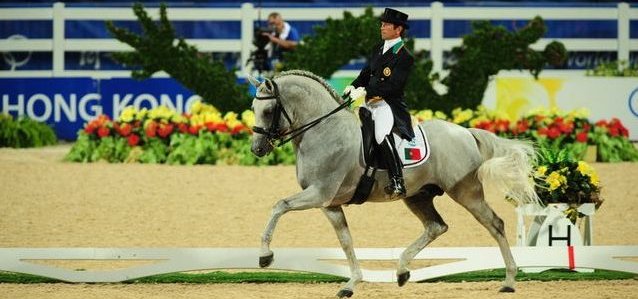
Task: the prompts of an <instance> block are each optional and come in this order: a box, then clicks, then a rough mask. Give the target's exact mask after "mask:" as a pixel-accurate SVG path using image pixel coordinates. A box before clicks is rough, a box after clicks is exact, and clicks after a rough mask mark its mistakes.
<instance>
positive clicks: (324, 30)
mask: <svg viewBox="0 0 638 299" xmlns="http://www.w3.org/2000/svg"><path fill="white" fill-rule="evenodd" d="M314 29H315V35H313V36H306V37H305V38H304V39H303V43H301V44H300V45H299V46H297V49H296V50H295V51H293V52H289V53H286V54H285V55H286V56H285V60H284V61H285V65H284V69H296V68H300V69H306V70H309V71H311V72H313V73H316V74H318V75H320V76H322V77H324V78H329V77H331V76H332V74H334V73H335V72H336V71H337V70H338V69H339V68H341V67H342V66H343V65H345V64H347V63H348V62H349V61H350V60H351V59H356V58H361V57H367V56H369V55H370V49H372V47H373V46H374V45H375V44H376V43H378V42H379V41H380V39H379V18H378V17H377V16H374V14H373V12H372V8H367V9H366V10H365V12H364V14H363V15H361V16H358V17H354V16H353V15H352V14H351V13H350V12H347V11H346V12H344V13H343V19H338V20H333V19H328V20H327V21H326V24H325V25H323V26H316V27H315V28H314ZM545 30H546V28H545V24H544V22H543V20H542V19H541V18H540V17H536V18H534V19H533V20H532V21H531V22H530V23H528V24H527V26H525V27H524V28H522V29H521V30H519V31H516V32H509V31H507V30H506V29H505V28H504V27H502V26H493V25H492V24H490V23H489V22H486V21H483V22H475V23H473V31H472V33H471V34H468V35H466V36H465V37H464V38H463V44H462V45H461V46H459V47H455V48H454V49H452V55H453V58H454V59H456V63H455V64H453V65H451V66H450V72H449V75H448V76H447V77H445V78H444V79H443V80H442V81H441V83H442V84H443V85H446V86H447V90H448V92H447V93H446V94H443V95H439V94H438V93H437V92H436V91H435V90H434V88H433V82H434V81H436V80H438V79H439V74H437V73H434V74H433V73H432V61H431V60H430V59H429V57H428V56H429V55H428V52H426V51H419V52H413V53H414V56H415V64H414V67H413V71H412V74H411V76H410V77H409V79H408V82H407V85H406V90H405V93H406V102H407V104H408V107H410V108H411V109H425V108H428V109H433V110H440V111H443V112H446V113H449V112H451V111H452V110H453V109H454V108H456V107H461V108H471V109H474V108H476V107H477V106H478V105H480V103H481V100H482V99H483V93H484V92H485V89H486V88H487V84H488V81H489V78H490V77H491V76H493V75H495V74H497V73H498V71H499V70H509V69H527V70H529V71H530V72H531V73H532V74H533V75H534V76H535V77H537V76H538V74H539V73H540V72H541V70H542V69H543V66H544V65H546V64H551V65H554V66H559V65H562V64H563V63H564V61H565V59H566V50H565V47H564V46H563V45H562V44H561V43H559V42H552V43H550V44H549V45H547V47H546V48H545V50H544V51H542V52H539V51H535V50H533V49H531V48H529V45H531V44H533V43H535V42H536V41H537V40H538V39H539V38H540V37H541V36H542V35H543V34H544V33H545ZM406 47H408V49H410V50H411V51H413V49H414V42H413V40H411V39H408V40H407V42H406Z"/></svg>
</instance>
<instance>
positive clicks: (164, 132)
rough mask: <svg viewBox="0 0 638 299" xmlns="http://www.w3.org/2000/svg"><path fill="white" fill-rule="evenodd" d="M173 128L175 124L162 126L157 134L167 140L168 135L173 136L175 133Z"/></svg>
mask: <svg viewBox="0 0 638 299" xmlns="http://www.w3.org/2000/svg"><path fill="white" fill-rule="evenodd" d="M173 128H174V126H173V124H161V125H160V127H159V129H158V130H157V133H158V134H159V135H160V137H162V138H166V137H167V136H168V135H171V133H173Z"/></svg>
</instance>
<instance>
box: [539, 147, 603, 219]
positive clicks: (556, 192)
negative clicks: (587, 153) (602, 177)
mask: <svg viewBox="0 0 638 299" xmlns="http://www.w3.org/2000/svg"><path fill="white" fill-rule="evenodd" d="M537 163H538V165H537V166H536V173H535V175H534V181H535V183H536V193H537V194H538V197H539V198H540V199H541V201H542V202H543V203H544V204H550V203H566V204H569V205H570V207H571V208H576V207H578V206H579V205H581V204H583V203H593V204H595V206H596V208H598V207H599V206H600V205H601V204H602V202H603V199H602V198H601V197H600V181H599V178H598V174H597V173H596V171H595V170H594V168H592V167H591V166H590V165H589V164H587V163H586V162H584V161H577V160H576V159H574V158H573V157H572V156H571V155H570V154H569V151H567V150H564V149H563V150H560V151H557V152H556V151H552V150H550V149H546V148H540V149H539V151H538V162H537ZM574 211H576V210H575V209H570V212H569V213H570V215H569V216H570V218H571V219H572V222H575V218H576V216H577V215H578V213H577V212H576V215H574Z"/></svg>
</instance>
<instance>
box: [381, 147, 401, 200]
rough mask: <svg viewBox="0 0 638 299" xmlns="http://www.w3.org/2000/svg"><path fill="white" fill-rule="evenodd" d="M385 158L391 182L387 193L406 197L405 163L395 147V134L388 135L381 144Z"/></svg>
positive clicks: (393, 196) (392, 195) (397, 196)
mask: <svg viewBox="0 0 638 299" xmlns="http://www.w3.org/2000/svg"><path fill="white" fill-rule="evenodd" d="M379 148H380V150H381V153H382V155H383V158H384V159H385V162H386V164H387V165H388V177H389V179H390V184H389V185H388V186H386V187H385V189H384V190H385V193H386V194H388V195H390V197H392V198H405V195H406V190H405V183H404V182H403V164H402V163H401V159H400V158H399V153H397V151H396V150H395V149H394V140H393V136H390V135H388V136H386V137H385V139H384V140H383V142H382V143H381V144H380V145H379Z"/></svg>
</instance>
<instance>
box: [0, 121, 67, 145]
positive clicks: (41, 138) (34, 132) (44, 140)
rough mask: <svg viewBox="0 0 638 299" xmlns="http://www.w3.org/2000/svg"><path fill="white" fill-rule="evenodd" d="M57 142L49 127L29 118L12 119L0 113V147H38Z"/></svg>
mask: <svg viewBox="0 0 638 299" xmlns="http://www.w3.org/2000/svg"><path fill="white" fill-rule="evenodd" d="M56 143H58V138H57V137H56V136H55V132H54V131H53V129H51V127H49V126H48V125H47V124H45V123H41V122H37V121H35V120H32V119H30V118H20V119H18V120H14V119H13V116H11V115H9V114H5V113H0V147H15V148H23V147H40V146H45V145H52V144H56Z"/></svg>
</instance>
